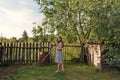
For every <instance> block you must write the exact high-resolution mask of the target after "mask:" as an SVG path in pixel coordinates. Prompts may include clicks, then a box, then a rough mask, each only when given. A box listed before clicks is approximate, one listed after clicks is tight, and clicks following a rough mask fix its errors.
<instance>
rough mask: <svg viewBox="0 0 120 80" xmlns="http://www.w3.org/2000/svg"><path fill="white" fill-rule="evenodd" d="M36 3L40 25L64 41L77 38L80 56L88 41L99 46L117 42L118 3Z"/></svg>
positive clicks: (54, 0)
mask: <svg viewBox="0 0 120 80" xmlns="http://www.w3.org/2000/svg"><path fill="white" fill-rule="evenodd" d="M36 1H37V3H38V4H39V5H40V11H41V12H42V13H44V15H45V17H46V18H45V21H44V22H43V23H44V25H45V26H47V27H48V28H50V29H51V30H53V33H54V32H55V31H56V32H57V35H62V36H63V38H64V39H66V40H67V41H69V40H71V39H72V38H74V39H75V38H77V39H78V40H79V43H80V45H81V48H82V49H81V50H82V52H81V53H84V52H86V45H87V43H88V42H89V41H90V40H93V41H95V42H99V43H102V42H103V41H104V42H105V43H106V44H107V43H108V42H115V43H119V42H120V37H119V35H120V25H119V23H120V19H119V17H120V15H119V14H120V8H119V6H120V1H119V0H36ZM69 36H72V37H69ZM75 40H76V39H75ZM109 49H111V48H109ZM83 55H84V54H83Z"/></svg>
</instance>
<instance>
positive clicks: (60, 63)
mask: <svg viewBox="0 0 120 80" xmlns="http://www.w3.org/2000/svg"><path fill="white" fill-rule="evenodd" d="M62 48H63V42H62V38H61V37H60V36H59V37H58V39H57V45H56V55H55V62H56V63H57V70H56V71H55V72H64V64H63V54H62Z"/></svg>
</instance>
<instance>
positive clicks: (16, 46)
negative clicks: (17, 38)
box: [15, 43, 18, 63]
mask: <svg viewBox="0 0 120 80" xmlns="http://www.w3.org/2000/svg"><path fill="white" fill-rule="evenodd" d="M15 48H16V51H15V54H16V57H15V62H16V63H17V62H18V43H15Z"/></svg>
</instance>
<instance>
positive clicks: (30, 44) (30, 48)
mask: <svg viewBox="0 0 120 80" xmlns="http://www.w3.org/2000/svg"><path fill="white" fill-rule="evenodd" d="M31 47H32V44H31V43H30V48H29V59H30V64H31V63H32V61H31V49H32V48H31Z"/></svg>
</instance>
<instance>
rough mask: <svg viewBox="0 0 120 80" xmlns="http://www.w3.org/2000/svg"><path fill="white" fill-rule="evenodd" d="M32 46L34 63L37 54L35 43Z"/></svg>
mask: <svg viewBox="0 0 120 80" xmlns="http://www.w3.org/2000/svg"><path fill="white" fill-rule="evenodd" d="M32 46H33V53H32V54H33V56H32V57H33V63H34V61H35V54H34V53H35V44H34V43H33V44H32Z"/></svg>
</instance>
